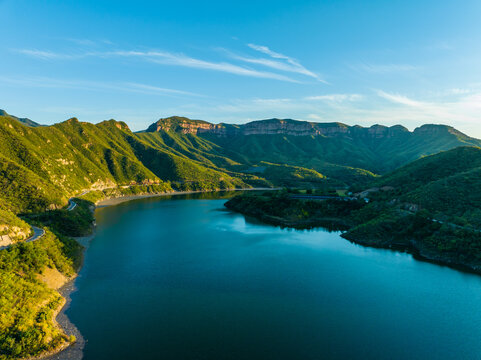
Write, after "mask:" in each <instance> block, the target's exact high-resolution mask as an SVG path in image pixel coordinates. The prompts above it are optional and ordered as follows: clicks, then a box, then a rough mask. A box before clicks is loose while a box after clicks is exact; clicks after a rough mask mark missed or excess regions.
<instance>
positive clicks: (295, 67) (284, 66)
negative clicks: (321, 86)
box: [237, 44, 327, 83]
mask: <svg viewBox="0 0 481 360" xmlns="http://www.w3.org/2000/svg"><path fill="white" fill-rule="evenodd" d="M247 46H249V47H250V48H251V49H253V50H256V51H259V52H261V53H263V54H266V55H269V56H270V57H271V58H274V59H280V60H284V61H285V62H284V63H283V62H279V61H273V60H270V59H255V58H247V57H237V59H239V60H242V61H245V62H250V63H253V64H260V65H264V66H268V67H271V68H274V69H277V70H282V71H290V72H295V73H298V74H303V75H306V76H310V77H312V78H314V79H316V80H318V81H320V82H323V83H327V82H326V81H325V80H323V79H321V78H320V77H319V75H317V74H315V73H314V72H312V71H310V70H308V69H306V68H305V67H304V66H303V65H301V63H299V62H298V61H297V60H295V59H294V58H291V57H289V56H287V55H283V54H280V53H277V52H274V51H272V50H271V49H269V48H268V47H267V46H262V45H255V44H247Z"/></svg>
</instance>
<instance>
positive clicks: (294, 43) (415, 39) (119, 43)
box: [0, 0, 481, 138]
mask: <svg viewBox="0 0 481 360" xmlns="http://www.w3.org/2000/svg"><path fill="white" fill-rule="evenodd" d="M480 19H481V2H480V1H479V0H472V1H471V0H463V1H443V0H438V1H430V0H428V1H422V0H418V1H410V0H405V1H397V0H389V1H387V0H385V1H375V0H366V1H359V0H358V1H343V0H339V1H333V0H332V1H281V0H278V1H270V0H267V1H225V0H224V1H202V2H201V1H152V2H147V1H135V2H134V1H130V2H124V1H86V0H84V1H78V0H77V1H23V0H0V39H2V41H1V44H0V108H3V109H5V110H7V112H9V113H12V114H14V115H17V116H21V117H29V118H31V119H33V120H35V121H38V122H41V123H46V124H52V123H55V122H59V121H63V120H65V119H67V118H69V117H72V116H76V117H78V118H79V119H80V120H83V121H91V122H99V121H101V120H104V119H110V118H115V119H117V120H122V121H125V122H127V123H128V124H129V125H130V127H131V128H132V129H133V130H141V129H144V128H146V127H147V126H148V125H149V124H150V123H152V122H154V121H155V120H157V119H158V118H160V117H166V116H170V115H181V116H188V117H191V118H194V119H204V120H208V121H212V122H229V123H244V122H247V121H249V120H256V119H263V118H271V117H280V118H294V119H299V120H309V121H318V122H331V121H339V122H344V123H347V124H350V125H354V124H359V125H363V126H370V125H373V124H376V123H380V124H385V125H394V124H403V125H405V126H406V127H408V128H410V129H413V128H414V127H416V126H419V125H421V124H424V123H444V124H450V125H453V126H455V127H456V128H458V129H460V130H462V131H464V132H466V133H468V134H470V135H472V136H477V137H479V138H481V21H480Z"/></svg>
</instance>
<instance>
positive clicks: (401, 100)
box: [377, 90, 427, 107]
mask: <svg viewBox="0 0 481 360" xmlns="http://www.w3.org/2000/svg"><path fill="white" fill-rule="evenodd" d="M377 95H378V96H380V97H382V98H384V99H386V100H389V101H391V102H393V103H397V104H401V105H407V106H415V107H421V106H427V103H424V102H421V101H417V100H413V99H410V98H408V97H407V96H404V95H399V94H391V93H387V92H384V91H382V90H378V91H377Z"/></svg>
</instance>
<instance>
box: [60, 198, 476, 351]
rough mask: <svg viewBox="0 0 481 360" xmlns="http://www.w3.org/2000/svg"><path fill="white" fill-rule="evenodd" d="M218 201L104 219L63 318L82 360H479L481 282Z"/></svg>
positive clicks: (138, 207) (104, 213)
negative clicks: (76, 333)
mask: <svg viewBox="0 0 481 360" xmlns="http://www.w3.org/2000/svg"><path fill="white" fill-rule="evenodd" d="M225 201H226V200H225V199H222V198H221V195H220V194H209V195H206V194H202V195H198V196H173V197H158V198H146V199H141V200H135V201H131V202H127V203H122V204H119V205H116V206H111V207H107V208H100V209H97V211H96V218H97V225H98V226H97V235H96V237H95V239H94V240H93V241H92V242H91V245H90V248H89V249H88V251H87V253H86V259H85V264H84V267H83V269H82V271H81V274H80V276H79V278H78V279H77V287H78V291H76V292H75V293H73V294H72V304H71V307H70V308H69V309H68V310H67V315H68V316H69V317H70V319H71V320H72V322H73V323H74V324H76V325H77V327H78V328H79V330H80V332H81V333H82V334H83V336H84V338H85V339H86V346H85V349H84V359H86V360H99V359H116V360H120V359H129V360H133V359H166V360H170V359H173V360H174V359H175V360H182V359H232V360H236V359H276V360H279V359H427V358H429V359H455V358H457V359H479V358H481V277H480V276H477V275H473V274H467V273H462V272H459V271H456V270H453V269H450V268H447V267H442V266H438V265H434V264H430V263H425V262H420V261H417V260H415V259H413V257H412V256H411V255H409V254H405V253H398V252H394V251H389V250H382V249H372V248H365V247H362V246H359V245H356V244H352V243H350V242H348V241H347V240H344V239H343V238H341V237H340V236H339V233H336V232H327V231H325V230H323V229H316V230H309V231H306V230H304V231H297V230H289V229H280V228H277V227H273V226H269V225H265V224H261V223H258V222H256V221H252V220H248V219H247V220H246V219H245V218H244V216H243V215H240V214H236V213H232V212H229V211H227V210H225V209H224V206H223V204H224V203H225Z"/></svg>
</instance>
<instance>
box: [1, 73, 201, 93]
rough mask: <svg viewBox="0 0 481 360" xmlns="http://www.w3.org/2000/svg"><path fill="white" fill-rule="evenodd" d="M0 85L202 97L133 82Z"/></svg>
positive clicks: (16, 81)
mask: <svg viewBox="0 0 481 360" xmlns="http://www.w3.org/2000/svg"><path fill="white" fill-rule="evenodd" d="M0 83H7V84H12V85H17V86H23V87H39V88H62V89H80V90H93V91H120V92H134V93H142V94H149V95H185V96H201V95H198V94H195V93H192V92H188V91H182V90H177V89H168V88H163V87H158V86H152V85H146V84H139V83H131V82H101V81H86V80H63V79H62V80H60V79H54V78H49V77H7V76H0Z"/></svg>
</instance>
